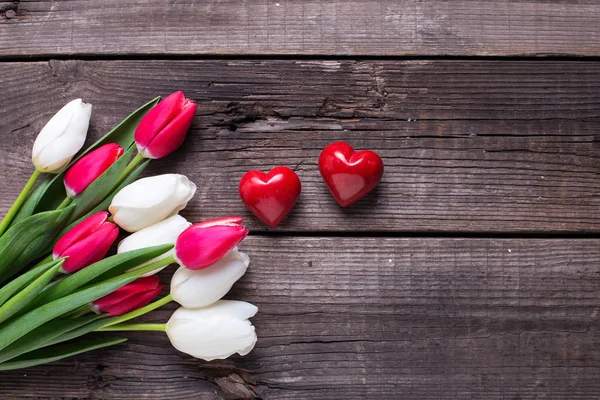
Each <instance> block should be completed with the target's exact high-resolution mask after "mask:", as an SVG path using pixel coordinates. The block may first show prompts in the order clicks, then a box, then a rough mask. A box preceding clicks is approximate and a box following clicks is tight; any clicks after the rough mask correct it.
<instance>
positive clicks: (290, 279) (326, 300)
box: [0, 237, 600, 400]
mask: <svg viewBox="0 0 600 400" xmlns="http://www.w3.org/2000/svg"><path fill="white" fill-rule="evenodd" d="M242 248H243V250H245V251H247V252H248V253H249V254H250V256H251V260H252V262H251V267H250V269H249V272H248V273H247V275H246V276H244V278H242V280H241V281H240V282H238V284H236V286H235V287H234V291H233V292H232V293H231V295H230V296H229V297H230V298H235V299H243V300H247V301H250V302H253V303H255V304H257V305H258V306H259V308H260V311H259V314H258V315H257V316H256V317H255V318H254V319H253V321H254V324H255V325H256V327H257V332H258V335H259V338H260V339H259V342H258V345H257V348H256V349H255V350H254V351H253V352H252V353H251V354H250V355H248V356H247V357H245V358H239V357H238V358H233V359H230V360H227V361H220V362H212V363H204V362H199V361H195V360H193V359H191V358H189V357H186V356H184V355H182V354H180V353H177V352H176V351H175V350H173V349H172V348H171V347H170V345H169V343H168V341H167V340H166V338H165V337H164V336H163V335H162V334H158V333H156V334H154V333H153V334H135V335H132V340H131V341H130V342H129V343H128V344H126V345H122V346H120V347H118V348H114V349H112V350H107V351H105V352H103V353H102V354H98V353H96V354H88V355H85V356H80V357H77V359H76V360H70V361H65V362H59V363H55V364H52V365H48V366H43V367H39V368H33V369H28V370H23V371H17V372H8V373H2V374H0V393H2V394H3V396H2V397H3V398H21V397H27V396H30V397H33V396H42V397H56V398H58V397H60V398H63V397H86V398H96V399H109V398H110V399H113V398H157V399H165V398H172V399H190V398H202V399H215V398H242V397H244V396H243V395H242V394H245V396H246V397H251V396H253V395H257V396H258V395H260V396H261V397H262V398H264V399H365V398H368V399H392V398H394V399H396V398H405V399H417V398H418V399H440V398H461V399H462V398H486V399H490V400H495V399H507V398H510V399H513V398H520V399H534V398H546V397H548V398H557V399H558V398H561V399H564V398H569V399H591V398H598V397H600V387H599V386H598V380H597V377H598V373H600V354H599V350H598V349H599V348H600V347H599V343H600V329H599V328H600V325H599V323H598V295H597V294H598V287H599V285H600V276H599V274H598V271H599V270H600V241H599V240H575V239H571V240H562V239H556V240H522V239H507V240H492V239H418V238H412V239H400V238H362V239H361V238H321V237H316V238H276V237H273V238H267V237H249V238H248V239H247V241H246V242H245V243H244V244H243V246H242ZM167 276H168V273H163V275H162V279H163V280H164V281H165V282H168V279H165V278H166V277H167ZM171 310H172V308H170V309H169V310H159V311H157V312H156V313H155V314H154V316H153V318H151V320H154V321H163V320H166V319H168V317H169V315H170V313H171ZM234 374H235V375H237V376H239V377H240V378H241V379H240V383H239V384H237V385H234V384H233V383H234V382H235V380H236V379H238V378H236V377H235V376H234ZM219 377H220V378H221V379H219ZM23 388H27V389H26V390H23ZM223 388H226V390H228V391H234V393H235V395H231V396H230V397H227V396H226V394H225V393H224V391H223ZM230 394H231V393H230Z"/></svg>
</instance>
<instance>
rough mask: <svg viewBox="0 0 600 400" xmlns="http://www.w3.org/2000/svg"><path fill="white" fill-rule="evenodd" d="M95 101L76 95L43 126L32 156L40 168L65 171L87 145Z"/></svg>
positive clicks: (42, 169)
mask: <svg viewBox="0 0 600 400" xmlns="http://www.w3.org/2000/svg"><path fill="white" fill-rule="evenodd" d="M91 115H92V105H91V104H87V103H84V102H83V101H82V100H81V99H75V100H73V101H71V102H69V103H67V104H66V105H65V106H64V107H63V108H61V109H60V110H59V111H58V112H57V113H56V114H54V116H53V117H52V118H50V121H48V123H47V124H46V125H45V126H44V127H43V128H42V130H41V131H40V133H39V135H38V137H37V138H36V139H35V143H34V144H33V150H32V151H31V159H32V161H33V165H35V168H36V169H37V170H38V171H41V172H51V173H57V172H61V171H62V170H63V169H64V168H65V167H66V166H67V164H69V162H70V161H71V159H72V158H73V156H74V155H75V154H77V152H78V151H79V150H80V149H81V148H82V147H83V144H84V143H85V138H86V135H87V130H88V126H89V124H90V117H91Z"/></svg>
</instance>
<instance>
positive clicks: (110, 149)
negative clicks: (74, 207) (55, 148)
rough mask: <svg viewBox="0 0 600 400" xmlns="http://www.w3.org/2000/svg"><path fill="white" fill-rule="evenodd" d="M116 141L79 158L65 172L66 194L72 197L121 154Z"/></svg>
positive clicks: (120, 148)
mask: <svg viewBox="0 0 600 400" xmlns="http://www.w3.org/2000/svg"><path fill="white" fill-rule="evenodd" d="M123 151H124V150H123V148H122V147H121V146H119V145H118V144H116V143H109V144H105V145H104V146H100V147H98V148H97V149H96V150H94V151H92V152H90V153H88V154H86V155H85V156H83V157H82V158H81V159H79V160H78V161H77V162H76V163H75V164H73V166H72V167H71V168H69V170H68V171H67V173H66V174H65V180H64V182H65V189H67V196H69V197H70V198H73V197H75V196H77V195H78V194H79V193H81V192H83V191H84V190H85V188H87V187H88V186H89V184H90V183H92V182H93V181H95V180H96V179H97V178H98V177H99V176H100V175H102V174H103V173H104V172H105V171H106V170H107V169H108V168H110V166H111V165H113V164H114V163H115V161H117V159H118V158H119V157H121V155H122V154H123Z"/></svg>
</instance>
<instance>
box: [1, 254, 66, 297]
mask: <svg viewBox="0 0 600 400" xmlns="http://www.w3.org/2000/svg"><path fill="white" fill-rule="evenodd" d="M54 265H56V261H55V260H52V261H49V262H47V263H45V264H42V265H40V266H39V267H36V268H34V269H32V270H31V271H27V272H26V273H24V274H23V275H21V276H19V277H18V278H15V279H13V280H12V281H10V282H9V283H7V284H6V285H4V287H2V289H0V305H2V304H4V302H5V301H6V300H8V299H9V298H10V297H11V296H12V295H13V294H15V293H17V292H18V291H19V290H21V289H22V288H24V287H25V286H26V285H28V284H30V283H31V282H32V281H33V280H34V279H36V278H37V277H38V276H40V275H41V274H43V273H44V272H45V271H46V270H48V269H49V268H51V267H52V266H54Z"/></svg>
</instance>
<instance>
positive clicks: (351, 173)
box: [319, 142, 383, 207]
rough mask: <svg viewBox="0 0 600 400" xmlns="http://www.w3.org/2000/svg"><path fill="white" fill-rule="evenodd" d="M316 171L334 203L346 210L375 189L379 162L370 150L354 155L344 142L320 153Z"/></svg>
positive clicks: (378, 177) (380, 165) (381, 172)
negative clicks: (318, 172)
mask: <svg viewBox="0 0 600 400" xmlns="http://www.w3.org/2000/svg"><path fill="white" fill-rule="evenodd" d="M319 171H321V176H322V177H323V180H325V184H326V185H327V187H328V188H329V191H330V192H331V194H332V195H333V197H334V198H335V200H336V201H337V202H338V203H339V204H340V205H341V206H342V207H346V206H349V205H350V204H352V203H354V202H356V201H358V200H360V199H361V198H362V197H363V196H364V195H366V194H367V193H369V192H370V191H371V190H373V189H374V188H375V186H377V184H378V183H379V181H381V177H382V176H383V161H381V157H379V156H378V155H377V153H375V152H373V151H371V150H362V151H354V149H353V148H352V146H350V145H349V144H348V143H346V142H335V143H332V144H330V145H329V146H327V147H325V148H324V149H323V151H322V152H321V156H320V157H319Z"/></svg>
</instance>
